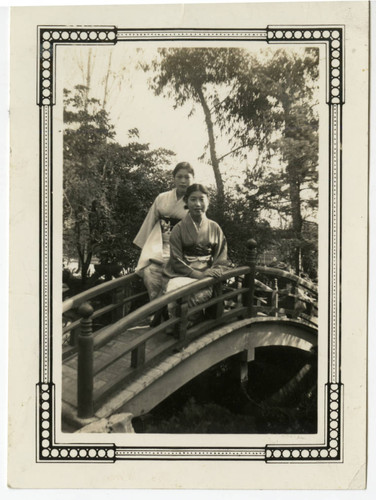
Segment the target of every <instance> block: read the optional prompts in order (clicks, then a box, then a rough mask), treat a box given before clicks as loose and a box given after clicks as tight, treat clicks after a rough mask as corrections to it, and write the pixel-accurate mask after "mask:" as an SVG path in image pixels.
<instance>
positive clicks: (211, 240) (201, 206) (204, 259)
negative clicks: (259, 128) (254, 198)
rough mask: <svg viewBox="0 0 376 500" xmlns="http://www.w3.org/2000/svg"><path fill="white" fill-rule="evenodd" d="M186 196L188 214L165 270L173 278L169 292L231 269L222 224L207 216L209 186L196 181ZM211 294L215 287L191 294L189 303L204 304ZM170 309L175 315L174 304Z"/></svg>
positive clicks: (176, 230) (173, 241) (176, 231)
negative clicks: (206, 186)
mask: <svg viewBox="0 0 376 500" xmlns="http://www.w3.org/2000/svg"><path fill="white" fill-rule="evenodd" d="M184 199H185V201H186V204H187V207H188V214H187V216H186V217H185V218H184V219H183V220H182V221H181V222H179V223H178V224H177V225H176V226H175V227H174V229H173V230H172V232H171V236H170V259H169V261H168V263H167V265H166V268H165V270H164V274H165V275H166V276H167V277H168V278H169V282H168V284H167V287H166V292H171V291H173V290H176V289H177V288H180V287H182V286H184V285H187V284H189V283H193V282H194V281H196V280H199V279H203V278H206V277H208V276H214V277H219V276H221V274H222V273H223V272H224V271H226V270H228V261H227V243H226V238H225V236H224V234H223V231H222V229H221V228H220V227H219V225H218V224H217V223H216V222H214V221H213V220H210V219H208V218H207V217H206V211H207V209H208V206H209V197H208V191H207V189H206V188H205V187H204V186H202V185H201V184H192V185H191V186H190V187H189V188H188V189H187V191H186V194H185V196H184ZM211 295H212V289H211V287H208V288H205V289H204V290H200V291H199V292H197V293H195V294H194V295H192V296H191V297H189V299H188V305H189V306H190V307H193V306H194V305H197V304H202V303H203V302H206V301H207V300H208V299H209V298H210V297H211ZM169 313H170V315H171V316H174V305H171V306H169Z"/></svg>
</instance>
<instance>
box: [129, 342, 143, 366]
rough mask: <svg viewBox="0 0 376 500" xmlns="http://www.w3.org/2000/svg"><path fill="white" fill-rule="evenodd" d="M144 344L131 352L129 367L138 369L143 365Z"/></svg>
mask: <svg viewBox="0 0 376 500" xmlns="http://www.w3.org/2000/svg"><path fill="white" fill-rule="evenodd" d="M145 356H146V343H145V342H144V343H143V344H140V345H139V346H137V347H136V349H133V351H132V352H131V367H132V368H139V367H140V366H142V365H143V364H144V363H145Z"/></svg>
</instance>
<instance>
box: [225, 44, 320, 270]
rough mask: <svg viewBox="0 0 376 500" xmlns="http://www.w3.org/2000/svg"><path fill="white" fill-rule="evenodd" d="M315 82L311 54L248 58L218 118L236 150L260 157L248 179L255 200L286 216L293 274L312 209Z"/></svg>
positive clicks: (277, 53) (315, 61) (315, 173)
mask: <svg viewBox="0 0 376 500" xmlns="http://www.w3.org/2000/svg"><path fill="white" fill-rule="evenodd" d="M317 77H318V51H317V50H316V49H305V50H304V52H303V53H300V54H299V53H295V52H291V51H290V52H287V51H285V50H282V49H280V50H277V51H275V52H272V53H270V52H269V53H268V52H267V53H264V56H263V57H262V58H260V59H256V58H254V57H250V58H248V62H247V61H246V60H244V64H243V65H241V66H239V71H238V74H237V78H236V84H235V85H234V87H233V91H232V92H231V94H229V95H228V96H227V98H226V99H225V100H224V101H223V102H222V108H223V112H222V114H221V115H219V119H220V121H221V126H222V127H224V126H225V125H226V126H227V124H228V123H229V122H230V123H231V124H232V127H233V131H234V134H233V136H232V139H231V140H232V143H233V145H234V146H235V147H238V148H239V150H241V149H242V148H243V147H244V146H245V145H247V144H251V145H252V146H253V147H256V148H257V149H258V157H260V156H262V155H263V161H262V162H259V165H260V168H258V169H254V170H253V171H252V172H250V175H251V177H252V178H253V181H255V182H258V183H259V184H260V193H259V195H260V201H262V200H263V201H264V202H265V203H266V204H265V206H266V207H267V208H269V209H271V208H274V209H275V210H278V212H279V213H281V212H282V213H284V214H285V215H286V216H290V217H291V220H292V224H291V229H292V236H293V238H294V240H295V252H294V267H295V270H296V272H297V273H299V272H300V271H301V267H302V264H301V262H302V250H303V249H304V246H305V242H304V238H303V234H302V226H303V220H304V215H303V214H304V212H310V213H312V212H314V211H315V210H316V209H317V181H318V171H317V166H318V165H317V162H318V118H317V114H316V112H315V104H316V101H315V99H314V94H315V89H316V87H317ZM273 156H274V158H275V157H277V158H278V157H279V159H280V163H281V164H282V168H278V162H276V161H275V159H274V165H273V164H272V162H271V159H272V158H273ZM276 165H277V166H276ZM285 186H287V188H288V189H287V190H286V189H284V187H285ZM303 192H305V193H306V196H304V195H303ZM287 194H288V201H289V203H288V204H286V203H285V200H286V195H287ZM263 197H264V198H263Z"/></svg>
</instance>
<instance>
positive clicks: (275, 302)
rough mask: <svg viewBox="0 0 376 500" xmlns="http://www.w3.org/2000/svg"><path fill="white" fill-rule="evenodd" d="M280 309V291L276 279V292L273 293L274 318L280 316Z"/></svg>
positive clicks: (275, 279)
mask: <svg viewBox="0 0 376 500" xmlns="http://www.w3.org/2000/svg"><path fill="white" fill-rule="evenodd" d="M278 309H279V290H278V279H277V278H274V290H273V293H272V310H274V316H275V317H277V316H278Z"/></svg>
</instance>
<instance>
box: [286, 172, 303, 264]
mask: <svg viewBox="0 0 376 500" xmlns="http://www.w3.org/2000/svg"><path fill="white" fill-rule="evenodd" d="M287 171H288V174H289V175H288V177H289V185H290V202H291V217H292V229H293V232H294V237H295V239H296V240H297V241H298V242H299V244H298V246H297V247H296V249H295V252H294V265H295V272H296V274H300V272H301V270H302V264H301V261H302V248H301V243H302V226H303V219H302V214H301V199H300V183H299V182H298V181H297V180H296V178H294V177H295V176H294V173H293V172H294V167H293V166H291V165H289V166H288V167H287Z"/></svg>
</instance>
